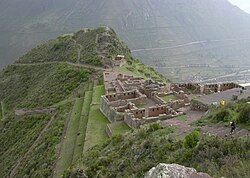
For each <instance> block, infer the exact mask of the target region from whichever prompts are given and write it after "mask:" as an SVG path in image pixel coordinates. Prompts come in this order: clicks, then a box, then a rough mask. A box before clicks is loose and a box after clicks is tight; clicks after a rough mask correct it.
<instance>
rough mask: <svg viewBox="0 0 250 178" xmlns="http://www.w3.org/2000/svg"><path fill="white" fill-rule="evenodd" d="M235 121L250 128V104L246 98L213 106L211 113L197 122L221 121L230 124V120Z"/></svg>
mask: <svg viewBox="0 0 250 178" xmlns="http://www.w3.org/2000/svg"><path fill="white" fill-rule="evenodd" d="M232 121H235V122H236V123H237V125H240V126H241V127H243V128H246V129H247V130H250V104H249V103H247V101H246V100H242V101H239V102H237V103H234V104H232V105H231V104H230V105H226V106H219V107H218V108H212V109H211V111H210V113H209V114H208V115H206V116H205V117H203V118H202V119H201V120H199V121H198V122H197V125H199V126H200V125H206V124H209V125H212V124H215V123H221V124H226V125H229V122H232Z"/></svg>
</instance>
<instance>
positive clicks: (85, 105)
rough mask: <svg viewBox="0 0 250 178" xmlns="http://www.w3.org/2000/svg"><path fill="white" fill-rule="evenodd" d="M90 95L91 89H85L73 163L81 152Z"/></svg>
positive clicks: (91, 93) (90, 99) (79, 156)
mask: <svg viewBox="0 0 250 178" xmlns="http://www.w3.org/2000/svg"><path fill="white" fill-rule="evenodd" d="M92 95H93V91H87V92H86V94H85V97H84V103H83V107H82V113H81V118H80V122H79V129H78V134H77V140H76V144H75V150H74V158H73V163H76V161H77V160H78V159H79V158H81V156H82V154H83V148H84V143H85V137H86V130H87V124H88V119H89V110H90V104H91V101H92Z"/></svg>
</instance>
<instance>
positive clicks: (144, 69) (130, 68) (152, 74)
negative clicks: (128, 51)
mask: <svg viewBox="0 0 250 178" xmlns="http://www.w3.org/2000/svg"><path fill="white" fill-rule="evenodd" d="M115 70H116V71H118V72H122V73H126V74H129V75H134V76H138V77H143V78H145V79H153V80H156V81H162V82H168V80H167V79H166V78H165V77H164V76H162V75H161V74H159V73H157V72H156V71H155V70H154V69H153V68H150V67H148V66H146V65H144V64H142V63H141V62H140V61H139V60H131V61H129V62H128V63H127V64H126V65H124V66H122V67H117V68H115Z"/></svg>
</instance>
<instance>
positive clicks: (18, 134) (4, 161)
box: [0, 116, 50, 177]
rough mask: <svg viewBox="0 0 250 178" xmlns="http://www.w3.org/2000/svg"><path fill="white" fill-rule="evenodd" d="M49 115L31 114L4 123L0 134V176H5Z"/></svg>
mask: <svg viewBox="0 0 250 178" xmlns="http://www.w3.org/2000/svg"><path fill="white" fill-rule="evenodd" d="M49 119H50V117H49V116H33V117H27V118H25V119H24V118H23V119H20V120H18V121H16V122H13V123H8V124H7V125H5V127H4V129H1V134H0V144H1V145H2V146H1V149H0V155H1V156H0V158H1V163H0V164H1V168H2V169H1V173H0V177H5V176H6V175H7V174H8V173H9V172H10V170H11V167H12V166H14V165H15V164H16V162H17V160H18V159H20V158H21V157H22V156H23V155H24V154H25V153H26V152H27V150H28V149H29V147H30V146H31V145H32V143H33V142H34V141H35V139H36V138H37V137H38V135H39V133H40V131H41V130H42V129H43V128H44V126H45V125H46V123H47V122H48V121H49Z"/></svg>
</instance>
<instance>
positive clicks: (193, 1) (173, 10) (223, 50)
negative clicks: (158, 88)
mask: <svg viewBox="0 0 250 178" xmlns="http://www.w3.org/2000/svg"><path fill="white" fill-rule="evenodd" d="M16 7H18V9H17V8H16ZM0 15H1V20H0V23H1V24H0V31H1V32H2V33H1V35H0V41H1V42H2V43H1V45H2V46H1V48H0V50H1V51H0V54H1V56H0V59H1V61H2V59H3V61H4V62H3V64H2V62H1V65H4V64H6V63H7V62H9V61H10V60H11V58H14V57H17V56H18V55H20V53H22V52H23V51H25V50H26V49H29V48H31V47H33V46H34V44H37V43H38V42H41V41H44V40H47V39H50V38H52V37H56V36H58V35H59V34H63V33H71V32H74V31H75V30H76V29H79V28H81V27H96V26H99V25H100V24H105V25H109V26H111V27H113V28H114V29H115V30H116V31H117V32H118V34H119V35H120V36H121V37H122V38H123V39H124V40H125V41H126V42H127V44H128V45H129V47H130V48H131V49H132V50H133V53H134V55H135V56H136V57H140V58H142V59H143V61H144V62H145V63H146V64H149V65H152V66H153V67H155V68H157V69H158V70H159V71H160V72H161V73H162V74H165V75H166V74H167V73H171V74H172V75H171V77H172V78H173V79H175V80H180V79H190V78H191V79H193V78H195V77H196V76H201V79H203V78H205V77H212V76H217V75H223V74H227V73H231V72H234V71H238V70H243V69H244V68H246V67H249V65H250V60H249V58H248V57H247V56H249V51H250V50H249V46H250V45H249V34H250V31H249V29H250V15H249V14H247V13H245V12H243V11H241V10H240V9H239V8H237V7H235V6H233V5H231V4H230V3H229V2H228V1H227V0H203V1H200V0H175V1H172V0H147V1H145V0H138V1H132V0H106V1H102V0H94V1H93V0H70V1H68V0H54V1H50V0H43V1H41V0H37V1H31V0H29V1H27V0H25V1H24V0H21V1H20V0H13V1H11V2H10V1H3V2H1V6H0ZM145 49H146V50H145ZM188 65H191V66H196V67H193V68H191V69H190V67H188ZM204 66H209V67H206V68H204ZM176 76H177V77H176Z"/></svg>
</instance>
